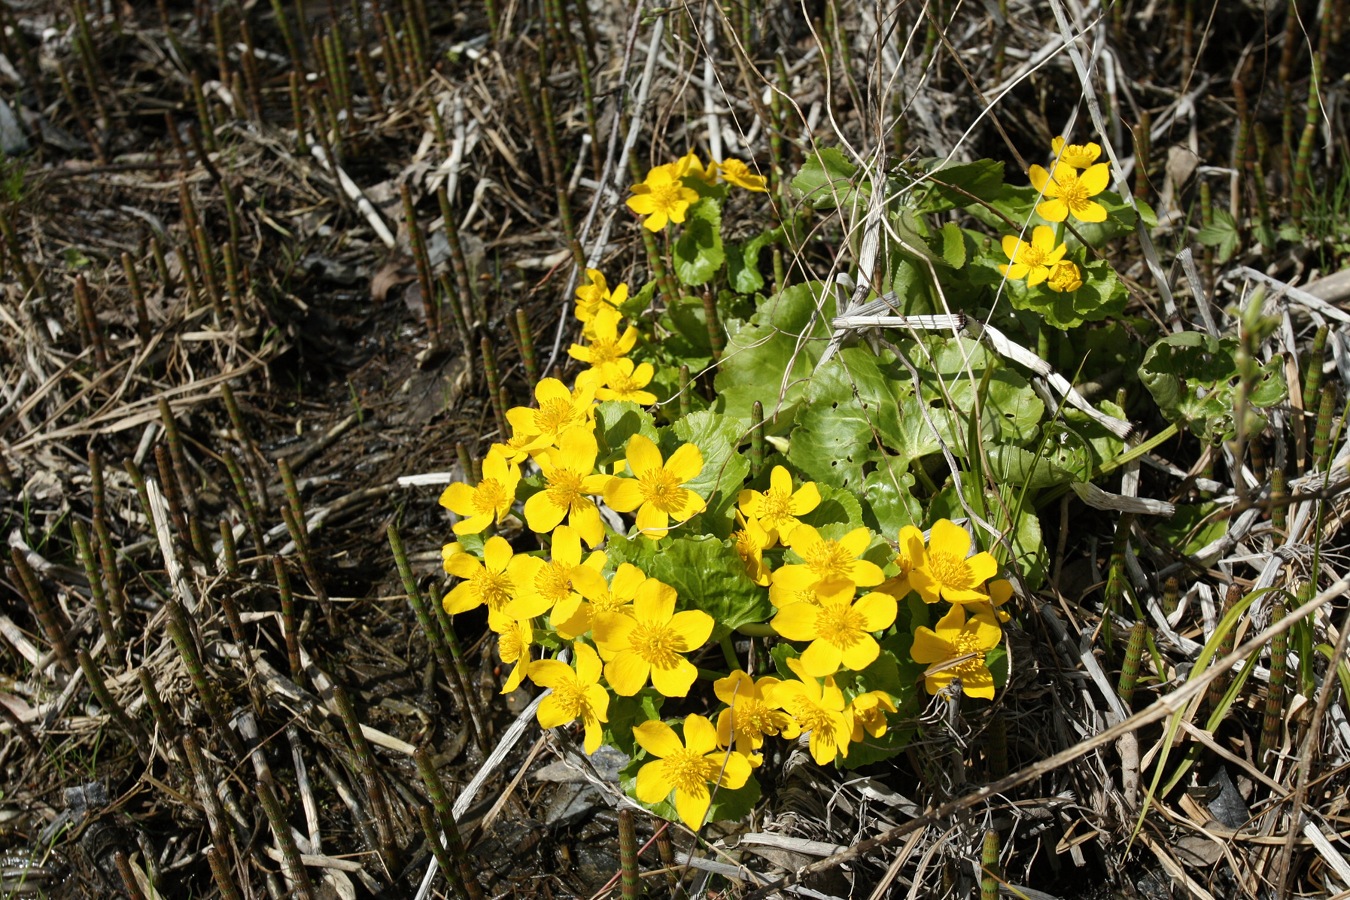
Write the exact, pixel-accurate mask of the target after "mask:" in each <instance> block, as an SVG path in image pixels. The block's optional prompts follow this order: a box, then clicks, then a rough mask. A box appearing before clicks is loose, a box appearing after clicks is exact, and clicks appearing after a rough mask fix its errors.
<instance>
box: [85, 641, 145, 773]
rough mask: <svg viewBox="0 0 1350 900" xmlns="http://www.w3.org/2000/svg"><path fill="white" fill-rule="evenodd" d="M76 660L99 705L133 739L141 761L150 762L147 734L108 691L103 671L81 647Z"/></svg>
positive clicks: (132, 741)
mask: <svg viewBox="0 0 1350 900" xmlns="http://www.w3.org/2000/svg"><path fill="white" fill-rule="evenodd" d="M75 659H76V660H77V661H78V663H79V666H80V671H81V672H83V673H84V680H85V681H87V682H89V690H90V692H91V693H93V695H94V699H95V700H97V701H98V705H99V706H101V707H103V711H104V712H106V713H107V714H108V717H109V718H110V719H112V720H113V721H114V722H115V723H117V727H118V728H119V729H121V731H122V733H123V734H125V735H126V736H127V737H128V738H130V739H131V743H132V745H133V746H134V747H135V748H136V751H137V753H138V754H139V755H140V757H141V759H143V760H148V758H149V752H150V751H149V747H150V744H149V741H147V740H146V736H145V732H144V731H142V730H141V726H140V725H138V724H136V722H135V721H134V720H132V718H131V717H130V716H128V715H127V712H126V710H125V709H123V708H122V704H120V703H118V702H117V698H115V697H114V696H113V695H112V692H111V691H109V690H108V683H107V682H106V681H104V680H103V671H102V670H101V669H99V667H98V666H97V665H95V664H94V658H93V657H92V656H90V655H89V651H88V650H85V649H84V648H83V647H81V648H80V649H78V650H76V651H75Z"/></svg>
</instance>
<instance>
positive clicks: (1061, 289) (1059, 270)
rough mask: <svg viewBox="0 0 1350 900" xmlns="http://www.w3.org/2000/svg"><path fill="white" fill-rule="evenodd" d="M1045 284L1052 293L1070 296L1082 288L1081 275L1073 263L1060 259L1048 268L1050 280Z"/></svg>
mask: <svg viewBox="0 0 1350 900" xmlns="http://www.w3.org/2000/svg"><path fill="white" fill-rule="evenodd" d="M1045 283H1046V284H1048V285H1049V286H1050V290H1052V291H1056V292H1057V293H1060V294H1071V293H1073V292H1074V291H1076V290H1078V289H1079V288H1080V287H1082V286H1083V273H1082V272H1080V271H1078V266H1076V265H1075V264H1074V263H1073V262H1071V261H1070V260H1067V259H1062V260H1060V261H1059V262H1057V263H1055V264H1054V265H1053V266H1051V267H1050V278H1049V279H1048V280H1047V281H1046V282H1045Z"/></svg>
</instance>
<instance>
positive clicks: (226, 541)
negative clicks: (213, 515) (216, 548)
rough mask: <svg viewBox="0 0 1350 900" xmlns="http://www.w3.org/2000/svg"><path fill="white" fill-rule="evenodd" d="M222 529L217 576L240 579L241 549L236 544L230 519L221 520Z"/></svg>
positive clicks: (220, 527)
mask: <svg viewBox="0 0 1350 900" xmlns="http://www.w3.org/2000/svg"><path fill="white" fill-rule="evenodd" d="M218 527H219V529H220V565H219V567H218V568H217V570H216V571H217V574H219V575H228V576H230V577H231V578H238V577H239V547H238V546H237V545H236V544H235V542H234V526H233V525H231V524H230V522H229V520H228V519H221V520H220V524H219V526H218Z"/></svg>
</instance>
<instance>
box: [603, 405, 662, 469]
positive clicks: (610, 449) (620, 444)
mask: <svg viewBox="0 0 1350 900" xmlns="http://www.w3.org/2000/svg"><path fill="white" fill-rule="evenodd" d="M635 434H641V435H642V436H643V437H645V438H649V439H651V441H652V442H653V443H656V441H657V433H656V422H655V420H654V419H652V414H651V413H649V412H647V411H646V410H645V409H643V408H642V407H640V406H638V405H637V404H636V403H634V402H632V401H631V400H606V401H604V402H602V403H598V404H596V407H595V441H596V444H597V445H598V446H599V451H600V452H599V455H598V456H597V457H596V462H597V464H599V465H601V466H608V465H610V464H612V463H613V462H614V461H615V460H619V459H623V457H624V455H625V453H626V451H627V447H628V439H629V438H630V437H632V436H633V435H635Z"/></svg>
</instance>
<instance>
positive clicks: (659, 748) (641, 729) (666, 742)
mask: <svg viewBox="0 0 1350 900" xmlns="http://www.w3.org/2000/svg"><path fill="white" fill-rule="evenodd" d="M633 740H635V741H637V745H638V746H639V747H641V748H642V749H643V750H646V751H647V752H648V753H650V754H651V755H652V756H658V757H662V758H665V757H667V756H675V755H676V754H678V753H681V752H683V751H684V744H683V742H681V741H680V739H679V737H677V736H676V734H675V729H673V728H671V727H670V726H669V725H667V724H666V723H665V722H662V721H661V720H660V719H648V720H647V721H646V722H643V723H642V724H641V725H639V726H638V727H636V728H634V729H633ZM662 796H665V795H664V794H663V795H662Z"/></svg>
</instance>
